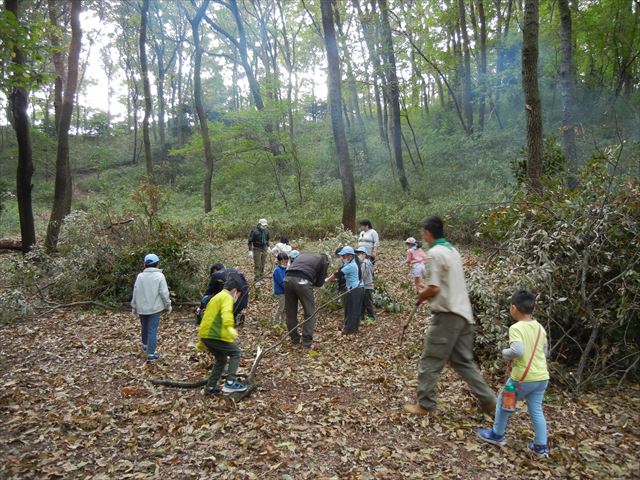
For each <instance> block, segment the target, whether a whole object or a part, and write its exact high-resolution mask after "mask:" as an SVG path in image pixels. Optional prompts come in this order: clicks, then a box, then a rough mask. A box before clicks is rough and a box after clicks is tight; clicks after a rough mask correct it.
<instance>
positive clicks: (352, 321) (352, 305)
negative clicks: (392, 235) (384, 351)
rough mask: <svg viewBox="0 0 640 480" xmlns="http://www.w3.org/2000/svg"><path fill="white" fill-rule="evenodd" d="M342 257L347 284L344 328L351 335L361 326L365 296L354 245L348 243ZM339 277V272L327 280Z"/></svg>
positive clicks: (344, 333) (345, 333)
mask: <svg viewBox="0 0 640 480" xmlns="http://www.w3.org/2000/svg"><path fill="white" fill-rule="evenodd" d="M338 255H340V257H341V258H342V262H343V264H342V267H341V268H340V272H341V273H342V274H343V275H344V279H345V282H346V286H347V291H348V292H349V293H347V295H346V297H347V299H346V301H345V303H344V328H343V329H342V334H343V335H351V334H353V333H356V332H357V331H358V327H359V326H360V317H361V316H362V301H363V297H364V288H363V284H362V278H361V274H360V267H359V266H358V261H357V260H356V253H355V251H354V250H353V247H351V246H349V245H347V246H346V247H343V248H342V250H340V253H339V254H338ZM337 279H338V275H337V274H335V273H334V274H333V275H331V276H330V277H328V278H327V279H326V280H325V282H333V281H336V280H337Z"/></svg>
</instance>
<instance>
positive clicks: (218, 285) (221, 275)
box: [203, 268, 249, 313]
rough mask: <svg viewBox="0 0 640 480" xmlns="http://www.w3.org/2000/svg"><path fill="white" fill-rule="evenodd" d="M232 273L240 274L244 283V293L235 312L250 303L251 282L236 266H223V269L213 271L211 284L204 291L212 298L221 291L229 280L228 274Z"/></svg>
mask: <svg viewBox="0 0 640 480" xmlns="http://www.w3.org/2000/svg"><path fill="white" fill-rule="evenodd" d="M230 273H236V274H238V276H239V277H240V283H242V293H241V294H240V298H238V300H237V301H236V303H235V306H234V313H238V312H240V311H241V310H244V309H245V308H246V307H247V305H248V304H249V283H248V282H247V279H246V278H244V275H243V274H242V273H240V272H239V271H238V270H236V269H235V268H223V269H222V270H218V271H217V272H213V273H212V274H211V277H210V278H209V286H208V287H207V291H206V292H204V297H207V296H208V297H209V298H211V297H214V296H215V295H217V294H218V293H220V292H221V291H222V290H223V287H224V282H225V281H226V280H227V276H228V275H229V274H230ZM204 297H203V298H204ZM208 300H209V299H207V301H208Z"/></svg>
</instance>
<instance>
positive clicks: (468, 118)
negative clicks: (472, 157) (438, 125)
mask: <svg viewBox="0 0 640 480" xmlns="http://www.w3.org/2000/svg"><path fill="white" fill-rule="evenodd" d="M471 1H473V0H471ZM458 13H459V16H460V33H461V36H462V42H461V43H462V45H461V47H462V54H463V60H464V63H463V66H462V111H463V112H464V118H465V123H466V125H467V128H466V130H467V133H468V134H471V133H473V106H472V103H471V102H472V101H473V98H472V96H473V92H472V88H471V53H470V47H469V32H468V31H467V14H466V11H465V6H464V0H458Z"/></svg>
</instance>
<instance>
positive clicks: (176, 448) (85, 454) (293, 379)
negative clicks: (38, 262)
mask: <svg viewBox="0 0 640 480" xmlns="http://www.w3.org/2000/svg"><path fill="white" fill-rule="evenodd" d="M240 244H241V243H240V242H235V243H233V244H230V245H228V246H223V247H221V248H222V249H223V250H224V251H228V252H233V251H235V250H236V247H237V246H240ZM305 247H306V249H307V250H312V249H313V245H311V244H309V245H306V246H305ZM238 250H239V251H243V250H242V249H238ZM402 254H403V250H402V245H401V244H398V243H396V244H393V245H389V246H386V249H385V252H384V254H383V255H382V256H381V258H380V260H379V262H378V265H377V276H378V277H377V278H378V279H379V280H380V281H384V283H385V286H386V287H387V289H389V290H391V291H392V292H393V294H394V295H396V296H397V297H398V299H399V300H401V302H402V303H403V304H404V305H410V304H411V299H412V297H411V289H410V283H409V281H408V279H407V277H406V274H407V271H406V267H404V266H402V265H401V259H402ZM225 255H226V254H225ZM212 260H214V259H212ZM233 260H235V261H234V262H227V263H235V264H236V265H237V266H238V267H239V268H241V269H242V270H243V271H246V272H251V266H250V265H249V263H248V262H249V260H248V259H243V258H241V257H239V256H238V257H237V258H234V259H233ZM251 276H252V275H250V274H249V275H248V277H251ZM132 280H133V279H132ZM205 285H206V279H203V288H204V286H205ZM194 300H195V299H194ZM275 306H276V303H275V300H274V299H273V297H272V295H271V285H270V282H266V283H264V284H262V285H260V286H259V287H258V288H257V289H256V290H255V291H254V293H253V294H252V297H251V304H250V307H249V308H248V311H247V322H246V324H245V325H244V327H242V328H241V329H240V337H239V343H240V345H241V347H242V349H243V350H244V357H243V359H242V363H241V371H245V372H246V370H248V368H249V367H250V365H251V362H252V360H253V354H254V352H255V349H256V347H257V346H258V345H262V346H263V347H266V346H269V345H271V344H273V343H274V342H275V341H277V340H278V339H279V338H280V337H281V336H282V334H283V333H284V326H282V325H277V324H274V323H273V321H272V318H273V314H274V312H275ZM407 310H408V309H406V310H405V312H404V313H400V314H397V313H394V314H391V313H385V312H380V313H379V315H378V319H377V321H376V322H375V323H373V324H370V325H361V328H360V332H359V334H358V335H355V336H349V337H343V336H342V335H341V334H340V331H339V326H340V322H341V319H342V316H341V312H340V311H334V312H323V313H322V314H321V315H320V318H319V321H318V326H317V333H316V344H315V347H314V349H313V350H312V351H306V350H303V349H301V348H299V347H293V346H291V345H289V344H288V342H285V343H284V344H283V345H282V346H281V347H279V348H278V349H277V350H275V351H274V352H273V353H271V354H269V355H268V356H266V357H265V358H263V360H262V362H261V364H260V368H259V371H258V376H259V380H260V381H261V385H260V387H259V389H258V390H257V391H255V392H254V393H253V395H252V396H251V397H250V398H249V399H246V400H244V401H241V402H238V403H234V402H233V401H231V400H228V399H224V398H205V397H203V396H202V395H201V393H200V390H199V389H194V390H184V389H183V390H179V389H169V388H164V387H156V386H154V385H152V384H151V383H150V382H149V379H151V378H160V377H162V378H175V379H183V380H186V379H201V378H204V377H206V376H207V374H208V372H209V367H210V365H211V361H212V359H211V357H210V356H209V355H208V354H200V353H196V352H195V350H194V348H193V345H194V343H195V341H196V334H197V331H196V327H195V325H193V324H190V323H185V322H182V321H178V320H180V319H182V318H184V317H188V316H189V315H190V311H189V310H187V309H184V310H182V311H177V312H174V313H173V314H172V315H171V316H170V317H166V316H165V317H163V319H162V322H161V326H160V337H159V349H158V351H159V352H160V354H161V355H162V357H161V360H160V361H159V362H158V363H155V364H152V365H147V364H146V363H145V361H144V356H143V355H142V352H141V351H140V349H139V326H138V323H137V321H135V320H134V319H132V318H131V316H130V314H128V313H127V312H124V311H123V312H96V311H78V310H76V311H66V312H57V313H54V314H52V315H50V316H47V317H46V318H41V319H37V320H31V321H29V322H19V323H13V324H10V325H4V326H2V327H0V362H1V372H0V386H1V387H2V388H1V389H0V422H1V425H2V428H1V430H0V459H1V463H0V478H39V479H40V478H49V477H51V478H147V477H155V478H174V479H181V478H205V477H208V478H238V479H245V478H247V479H253V478H260V477H261V478H279V479H307V478H327V479H328V478H354V479H367V478H381V479H398V478H465V479H467V478H638V476H639V475H640V467H639V460H638V451H639V447H640V425H639V417H640V389H639V388H638V386H627V387H626V388H624V389H623V390H603V391H600V392H590V393H586V394H583V395H582V396H580V397H578V398H575V397H573V398H571V397H569V396H568V395H566V394H564V393H563V392H562V391H559V390H558V389H557V387H554V386H552V387H551V388H550V390H549V391H548V394H547V397H546V403H545V413H546V416H547V421H548V424H549V434H550V446H551V452H552V453H551V458H549V459H548V460H540V459H538V458H534V457H532V456H531V454H529V453H528V452H527V449H526V444H527V442H528V441H529V439H530V438H531V435H532V432H531V427H530V423H529V418H528V415H527V413H526V406H525V407H521V408H520V411H519V413H518V414H516V415H514V416H513V417H512V421H511V423H510V426H509V429H508V432H507V438H508V445H507V446H506V447H504V448H500V447H495V446H492V445H487V444H484V443H481V442H480V441H479V440H477V439H476V438H475V435H474V429H475V428H476V427H478V426H488V425H490V422H491V419H490V417H486V416H483V415H481V414H479V413H478V412H477V404H476V401H475V399H474V398H473V396H472V395H471V394H470V392H469V390H468V389H467V387H466V385H465V384H464V383H463V382H462V381H461V380H460V379H459V378H458V377H457V376H456V375H455V373H453V372H452V371H451V370H450V369H448V368H447V369H446V370H445V372H444V374H443V377H442V379H441V381H440V386H439V395H440V400H441V403H440V406H439V413H438V414H437V415H435V416H433V417H429V418H416V417H409V416H406V415H404V414H403V413H402V405H403V404H404V403H406V402H411V401H413V400H414V394H415V389H416V363H417V359H418V356H419V353H420V351H421V348H422V335H423V332H424V329H425V327H426V325H427V321H428V320H427V315H426V314H425V313H423V314H422V315H421V316H420V318H419V319H417V321H415V322H414V323H413V324H412V325H411V326H410V327H409V329H408V332H407V336H406V337H405V340H404V343H403V344H402V345H400V344H399V342H398V338H399V334H400V331H401V329H402V323H403V322H404V320H405V319H406V316H407ZM485 374H486V377H487V378H488V381H489V382H490V383H491V385H492V386H493V387H494V388H496V389H497V388H498V387H499V383H500V379H499V378H498V377H496V376H491V375H489V374H488V373H486V372H485Z"/></svg>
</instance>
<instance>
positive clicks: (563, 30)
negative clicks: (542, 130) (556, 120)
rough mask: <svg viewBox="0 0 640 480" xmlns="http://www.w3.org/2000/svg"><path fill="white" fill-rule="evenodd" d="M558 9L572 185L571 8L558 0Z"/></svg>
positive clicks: (565, 131) (564, 123)
mask: <svg viewBox="0 0 640 480" xmlns="http://www.w3.org/2000/svg"><path fill="white" fill-rule="evenodd" d="M558 7H559V10H560V54H561V56H560V89H561V92H562V144H563V146H564V156H565V158H566V159H567V166H568V167H569V168H568V169H569V186H570V187H574V186H575V182H576V178H575V173H576V169H577V167H578V156H577V152H576V135H575V131H574V124H573V103H574V92H575V81H574V77H573V72H574V70H573V40H572V35H571V8H570V7H569V2H568V0H558Z"/></svg>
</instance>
